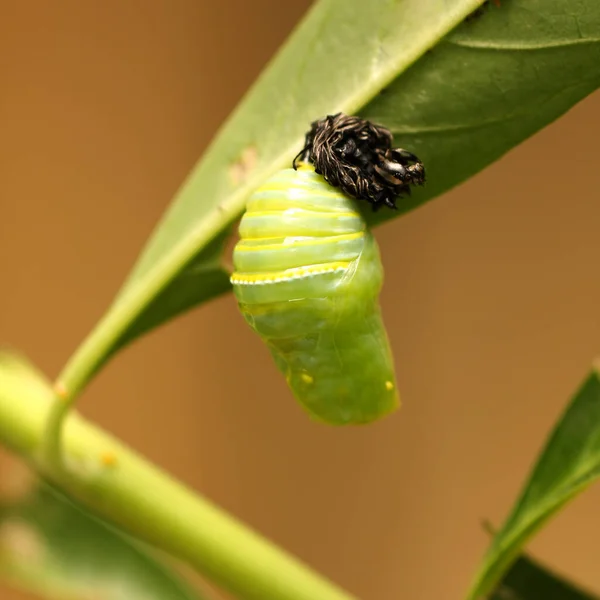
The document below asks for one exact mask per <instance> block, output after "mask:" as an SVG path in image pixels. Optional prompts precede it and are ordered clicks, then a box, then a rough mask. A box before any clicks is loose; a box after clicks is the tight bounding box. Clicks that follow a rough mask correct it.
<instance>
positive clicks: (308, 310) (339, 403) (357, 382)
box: [231, 115, 424, 425]
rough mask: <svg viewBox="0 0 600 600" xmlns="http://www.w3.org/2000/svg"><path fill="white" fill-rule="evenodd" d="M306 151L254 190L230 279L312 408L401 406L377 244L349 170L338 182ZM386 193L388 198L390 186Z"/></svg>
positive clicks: (354, 417) (345, 415)
mask: <svg viewBox="0 0 600 600" xmlns="http://www.w3.org/2000/svg"><path fill="white" fill-rule="evenodd" d="M336 117H337V115H336ZM351 118H352V119H356V118H355V117H351ZM318 123H322V122H315V123H314V124H313V128H314V127H315V125H316V124H318ZM363 123H364V122H363ZM307 139H308V138H307ZM390 140H391V136H390ZM346 141H347V140H346ZM321 150H323V149H322V148H321ZM303 152H304V153H305V156H303V157H302V162H301V163H300V164H299V165H296V161H294V167H295V168H291V169H285V170H282V171H280V172H279V173H277V174H275V175H274V176H273V177H271V178H270V179H269V180H268V181H266V182H265V183H264V184H263V185H262V186H261V187H259V188H258V189H257V190H256V191H255V192H254V193H253V194H252V195H251V197H250V198H249V200H248V203H247V207H246V212H245V214H244V216H243V218H242V221H241V223H240V227H239V233H240V240H239V242H238V243H237V245H236V247H235V249H234V253H233V263H234V269H235V271H234V273H233V274H232V276H231V283H232V285H233V290H234V294H235V296H236V298H237V301H238V305H239V308H240V311H241V313H242V315H243V316H244V318H245V320H246V321H247V322H248V324H249V325H250V326H251V327H252V328H253V329H254V330H255V331H256V332H257V333H258V335H259V336H260V337H261V338H262V339H263V340H264V342H265V343H266V344H267V346H268V348H269V350H270V352H271V354H272V356H273V358H274V359H275V362H276V364H277V367H278V368H279V370H280V371H281V372H282V373H283V374H284V375H285V377H286V380H287V382H288V384H289V386H290V388H291V390H292V392H293V394H294V396H295V398H296V399H297V400H298V401H299V402H300V404H301V405H302V406H303V407H304V408H305V409H306V410H307V411H308V412H309V414H310V415H311V416H312V417H313V418H315V419H317V420H319V421H322V422H324V423H328V424H330V425H348V424H361V423H369V422H372V421H375V420H377V419H379V418H381V417H383V416H385V415H388V414H389V413H391V412H393V411H394V410H396V409H397V408H398V407H399V406H400V398H399V394H398V390H397V385H396V376H395V373H394V361H393V357H392V352H391V349H390V345H389V341H388V337H387V334H386V331H385V327H384V325H383V320H382V317H381V310H380V306H379V293H380V290H381V287H382V284H383V268H382V264H381V260H380V256H379V250H378V247H377V243H376V241H375V238H374V237H373V234H372V233H371V231H370V230H369V229H368V227H367V223H366V221H365V219H364V217H363V216H362V214H361V213H360V211H359V210H358V208H357V204H356V200H355V199H353V198H351V197H350V196H349V195H348V193H347V191H346V193H345V190H344V189H343V187H344V186H343V178H341V179H342V184H338V187H334V186H332V185H331V184H330V183H328V182H327V181H326V180H325V179H324V176H323V175H320V174H318V173H317V172H315V168H314V166H313V165H312V164H310V163H309V162H308V160H309V157H308V158H307V156H306V148H305V149H304V151H303ZM393 152H396V151H395V150H394V151H393ZM363 154H364V153H363ZM407 155H408V153H407ZM387 156H388V158H386V160H388V162H389V160H391V159H390V158H389V157H390V153H389V152H388V154H387ZM398 156H400V155H395V158H398ZM410 157H411V161H412V158H415V159H416V157H414V156H413V155H412V154H410ZM419 164H420V163H419ZM408 166H410V165H408V164H407V165H405V167H408ZM421 167H422V165H421ZM360 168H362V165H360ZM398 172H399V169H398V165H396V174H397V173H398ZM404 172H405V173H408V171H407V170H406V169H404ZM423 173H424V171H423ZM411 176H412V175H411ZM382 180H385V178H382ZM353 181H354V182H356V179H353ZM369 183H370V184H371V183H372V182H369ZM389 185H390V186H392V185H393V186H395V187H398V186H399V185H402V186H408V183H401V182H399V181H398V179H397V178H394V179H393V181H392V183H390V184H389ZM355 187H356V186H355ZM358 187H359V188H360V186H358ZM380 187H381V186H380ZM362 189H365V186H363V187H362ZM369 189H370V190H371V191H372V190H373V189H376V188H375V187H374V186H373V185H371V186H370V188H369ZM377 189H379V188H377ZM381 197H382V200H381V203H382V204H389V199H390V198H391V197H392V196H391V195H390V194H389V193H388V192H387V191H386V193H385V194H383V195H382V196H381ZM371 201H372V202H373V204H374V205H375V204H376V202H374V201H373V200H371Z"/></svg>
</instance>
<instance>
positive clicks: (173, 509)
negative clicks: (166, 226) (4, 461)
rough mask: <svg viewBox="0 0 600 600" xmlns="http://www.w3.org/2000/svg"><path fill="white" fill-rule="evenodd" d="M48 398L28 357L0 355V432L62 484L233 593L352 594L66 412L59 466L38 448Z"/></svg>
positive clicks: (272, 598) (288, 597) (255, 598)
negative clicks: (27, 360)
mask: <svg viewBox="0 0 600 600" xmlns="http://www.w3.org/2000/svg"><path fill="white" fill-rule="evenodd" d="M53 402H55V397H54V394H53V393H52V390H51V388H50V386H49V385H48V384H47V383H46V382H45V381H44V380H43V379H42V378H41V377H40V375H39V374H38V373H36V372H35V371H34V370H33V369H32V368H31V367H30V366H29V365H27V364H25V363H23V362H21V361H19V360H17V359H16V358H14V357H12V356H6V355H4V356H2V355H0V442H2V443H4V444H6V445H7V446H8V447H9V448H11V449H12V450H14V451H16V452H18V453H19V454H21V455H22V456H23V457H25V459H27V460H28V461H29V462H30V463H32V464H33V465H34V466H35V467H37V469H38V470H39V471H40V472H41V473H42V474H43V475H44V476H45V477H47V478H48V479H50V480H51V481H53V482H54V483H55V484H57V485H58V486H59V487H60V488H61V489H62V490H63V491H64V492H66V493H67V494H69V495H70V496H72V497H73V498H75V499H76V500H78V501H79V502H81V503H82V504H83V505H85V506H87V507H89V508H91V509H92V510H94V511H95V512H96V513H98V514H99V515H101V516H103V517H105V518H106V519H108V520H109V521H112V522H113V523H115V524H117V525H119V526H121V527H122V528H123V529H124V530H125V531H127V532H128V533H130V534H133V535H135V536H137V537H139V538H140V539H142V540H144V541H146V542H149V543H151V544H154V545H155V546H157V547H159V548H161V549H163V550H166V551H167V552H169V553H171V554H172V555H173V556H175V557H177V558H179V559H181V560H183V561H185V562H187V563H189V564H190V565H191V566H193V567H194V568H196V569H197V570H198V571H199V572H201V573H202V574H204V575H205V576H207V577H208V578H210V579H212V580H213V581H215V582H217V583H219V584H221V585H222V586H223V587H224V588H225V589H227V590H229V591H231V592H233V593H234V594H237V595H238V596H239V597H240V598H244V599H248V600H259V599H261V600H264V599H265V598H269V600H315V599H316V598H318V599H319V600H352V599H353V596H351V595H350V594H348V593H347V592H345V591H343V590H342V589H340V588H339V587H337V586H336V585H335V584H333V583H331V582H329V581H328V580H326V579H325V578H323V577H321V576H320V575H318V574H316V573H315V572H313V571H312V570H311V569H310V568H309V567H307V566H306V565H304V564H303V563H301V562H300V561H299V560H298V559H296V558H294V557H293V556H291V555H288V554H287V553H285V552H284V551H283V550H281V549H279V548H278V547H276V546H275V545H274V544H272V543H271V542H269V541H267V540H266V539H264V538H262V537H261V536H259V535H258V534H257V533H255V532H253V531H252V530H250V529H248V528H247V527H246V526H244V525H243V524H242V523H240V522H239V521H237V520H236V519H234V518H233V517H231V516H229V515H228V514H227V513H225V512H224V511H222V510H221V509H220V508H219V507H217V506H215V505H213V504H212V503H211V502H209V501H208V500H206V499H203V498H201V497H199V496H197V495H196V494H194V493H193V492H192V491H191V490H189V489H187V488H186V487H185V486H184V485H182V484H181V483H179V482H177V481H176V480H174V479H172V478H171V477H170V476H169V475H168V474H166V473H164V472H162V471H161V470H159V469H158V468H156V467H155V466H153V465H151V464H150V463H148V462H147V461H146V460H145V459H144V458H142V457H140V456H139V455H137V454H136V453H135V452H133V451H132V450H130V449H128V448H127V447H126V446H124V445H123V444H122V443H120V442H119V441H118V440H116V439H115V438H113V437H112V436H110V435H108V434H107V433H104V432H103V431H101V430H100V429H99V428H97V427H95V426H94V425H92V424H90V423H88V422H86V421H85V420H84V419H83V418H82V417H80V416H79V414H77V413H75V412H71V413H70V414H69V416H68V418H67V419H66V422H65V427H64V434H63V440H62V452H63V454H62V459H63V461H64V467H63V466H60V467H57V466H56V464H53V463H49V462H48V461H47V460H46V458H47V457H46V455H45V453H44V452H42V453H40V452H39V450H40V448H41V445H42V436H43V433H44V426H45V423H46V419H47V418H48V415H49V412H50V410H51V406H52V403H53Z"/></svg>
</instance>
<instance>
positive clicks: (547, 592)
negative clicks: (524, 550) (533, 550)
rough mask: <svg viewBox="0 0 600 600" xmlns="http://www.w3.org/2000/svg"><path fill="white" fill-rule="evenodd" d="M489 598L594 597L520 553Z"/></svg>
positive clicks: (570, 599)
mask: <svg viewBox="0 0 600 600" xmlns="http://www.w3.org/2000/svg"><path fill="white" fill-rule="evenodd" d="M489 600H598V596H593V595H591V594H589V593H588V592H586V591H583V590H582V589H580V588H579V587H576V586H575V584H573V583H572V582H570V581H568V580H566V579H564V578H562V577H559V576H558V575H557V574H556V573H553V572H551V571H550V570H549V569H547V568H546V567H544V566H542V565H541V564H539V563H538V562H536V561H534V560H532V559H531V558H529V557H527V556H520V557H519V558H518V559H517V561H516V562H515V563H514V564H513V566H512V567H511V569H510V570H509V571H508V573H506V575H505V576H504V577H503V578H502V581H501V582H500V584H499V585H498V586H497V587H496V589H495V590H494V592H493V593H492V594H491V596H490V597H489Z"/></svg>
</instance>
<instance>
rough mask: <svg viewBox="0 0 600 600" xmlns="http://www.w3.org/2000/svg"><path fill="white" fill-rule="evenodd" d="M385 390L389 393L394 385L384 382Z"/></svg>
mask: <svg viewBox="0 0 600 600" xmlns="http://www.w3.org/2000/svg"><path fill="white" fill-rule="evenodd" d="M385 389H386V390H387V391H388V392H391V391H392V390H393V389H394V384H393V383H392V382H391V381H386V382H385Z"/></svg>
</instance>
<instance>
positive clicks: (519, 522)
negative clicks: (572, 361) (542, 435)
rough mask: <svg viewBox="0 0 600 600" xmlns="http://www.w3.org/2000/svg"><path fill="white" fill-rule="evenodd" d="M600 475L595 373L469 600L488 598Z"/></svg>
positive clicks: (599, 384)
mask: <svg viewBox="0 0 600 600" xmlns="http://www.w3.org/2000/svg"><path fill="white" fill-rule="evenodd" d="M599 475H600V379H599V377H598V373H597V372H596V371H594V372H592V374H591V375H590V376H589V377H588V378H587V380H586V381H585V382H584V384H583V385H582V387H581V388H580V390H579V391H578V392H577V394H576V395H575V397H574V398H573V400H572V401H571V404H570V405H569V407H568V409H567V411H566V412H565V414H564V415H563V416H562V418H561V419H560V420H559V422H558V424H557V425H556V427H555V429H554V432H553V433H552V435H551V436H550V438H549V440H548V442H547V444H546V447H545V448H544V450H543V452H542V453H541V455H540V457H539V459H538V462H537V464H536V466H535V468H534V469H533V472H532V473H531V475H530V477H529V480H528V481H527V483H526V485H525V488H524V490H523V492H522V494H521V497H520V498H519V500H518V502H517V503H516V505H515V507H514V508H513V510H512V512H511V514H510V516H509V517H508V519H507V520H506V522H505V524H504V525H503V527H502V528H501V529H500V531H499V532H498V533H497V534H496V536H495V537H494V540H493V542H492V545H491V546H490V549H489V550H488V552H487V554H486V557H485V559H484V561H483V565H482V567H481V569H480V571H479V573H478V575H477V577H476V579H475V582H474V584H473V586H472V587H471V590H470V592H469V594H468V596H467V598H468V599H469V600H476V599H479V598H482V597H485V596H486V595H487V594H489V593H490V591H491V590H492V589H493V588H494V586H495V585H496V582H498V581H499V580H500V578H501V577H502V575H503V574H504V573H505V572H506V570H507V569H508V568H509V567H510V565H511V564H512V563H513V562H514V560H515V559H516V558H517V556H518V555H519V553H520V551H521V548H522V547H523V545H524V544H525V543H526V542H527V540H528V539H529V538H531V537H532V536H533V534H534V533H535V532H537V531H538V530H539V529H540V528H541V527H542V526H543V525H544V524H545V523H546V522H547V521H548V519H550V518H551V517H552V516H554V515H555V514H556V513H557V512H558V511H559V510H560V509H561V508H563V507H564V506H565V504H566V503H567V502H569V501H570V500H572V499H573V498H574V497H575V496H576V495H577V494H578V493H580V492H582V491H583V490H585V489H586V488H587V487H588V486H589V485H590V484H591V483H592V482H593V481H595V480H596V479H597V478H598V476H599Z"/></svg>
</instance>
